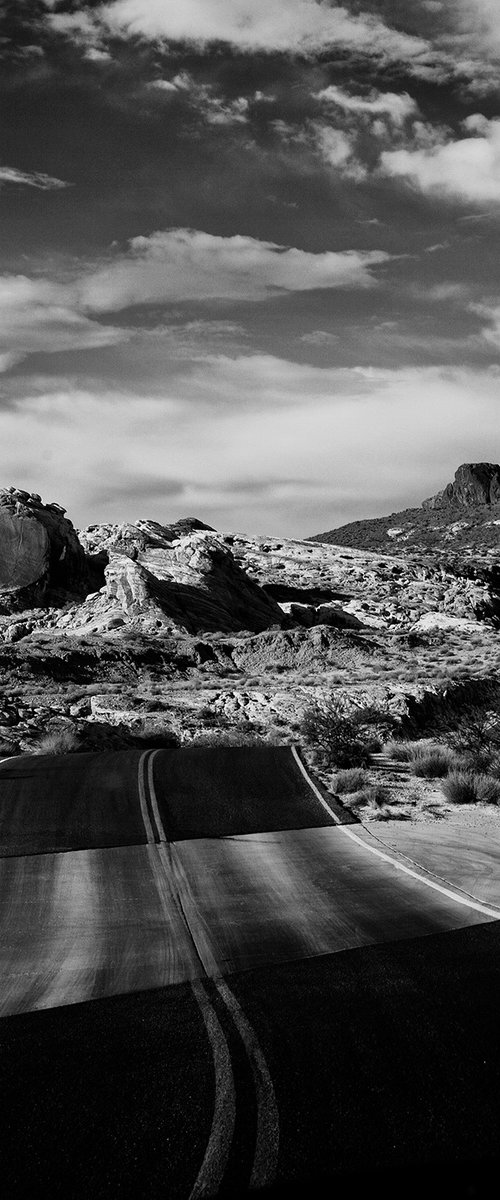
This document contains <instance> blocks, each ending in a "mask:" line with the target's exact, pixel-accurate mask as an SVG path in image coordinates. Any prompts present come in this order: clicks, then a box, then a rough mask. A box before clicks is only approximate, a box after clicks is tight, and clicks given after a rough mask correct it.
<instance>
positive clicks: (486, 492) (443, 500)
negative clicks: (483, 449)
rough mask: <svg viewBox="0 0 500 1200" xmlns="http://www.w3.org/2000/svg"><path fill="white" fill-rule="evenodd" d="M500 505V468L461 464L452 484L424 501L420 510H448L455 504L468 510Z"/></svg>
mask: <svg viewBox="0 0 500 1200" xmlns="http://www.w3.org/2000/svg"><path fill="white" fill-rule="evenodd" d="M499 503H500V466H498V464H497V463H484V462H483V463H462V466H461V467H459V468H458V470H457V471H455V479H454V481H453V483H448V484H447V485H446V487H445V488H443V491H442V492H438V493H437V495H436V496H431V497H430V499H429V500H424V501H423V503H422V508H431V509H435V508H450V507H452V506H454V505H456V504H459V505H461V506H462V507H465V508H469V507H470V506H475V505H478V504H499Z"/></svg>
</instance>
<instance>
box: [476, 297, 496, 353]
mask: <svg viewBox="0 0 500 1200" xmlns="http://www.w3.org/2000/svg"><path fill="white" fill-rule="evenodd" d="M469 312H472V313H475V314H476V315H477V316H478V317H482V318H483V320H484V321H486V324H485V325H484V327H483V329H482V330H481V334H480V336H481V338H482V339H483V341H485V342H486V343H487V344H488V345H489V346H500V304H469Z"/></svg>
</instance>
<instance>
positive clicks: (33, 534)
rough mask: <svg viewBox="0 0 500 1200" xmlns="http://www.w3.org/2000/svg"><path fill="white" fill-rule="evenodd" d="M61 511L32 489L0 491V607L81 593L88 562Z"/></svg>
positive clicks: (27, 605) (13, 609)
mask: <svg viewBox="0 0 500 1200" xmlns="http://www.w3.org/2000/svg"><path fill="white" fill-rule="evenodd" d="M65 511H66V510H65V509H64V508H62V507H61V505H60V504H43V503H42V500H41V498H40V496H38V495H37V494H36V493H35V492H32V493H30V492H25V491H22V490H21V489H18V488H13V487H10V488H2V489H1V490H0V612H2V613H11V612H20V611H23V610H24V609H27V608H32V607H35V606H38V605H40V604H46V603H57V602H59V603H60V602H61V601H62V600H64V599H65V598H66V597H67V596H76V595H82V594H84V592H85V586H86V583H87V581H88V578H89V563H88V561H87V557H86V555H85V552H84V550H83V547H82V546H81V545H80V542H79V540H78V537H77V535H76V532H75V529H74V528H73V525H72V524H71V521H69V520H68V518H67V517H66V516H65Z"/></svg>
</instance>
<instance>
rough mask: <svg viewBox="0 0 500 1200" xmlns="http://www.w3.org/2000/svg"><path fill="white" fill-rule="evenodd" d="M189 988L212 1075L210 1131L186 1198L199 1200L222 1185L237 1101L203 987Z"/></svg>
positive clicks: (220, 1033)
mask: <svg viewBox="0 0 500 1200" xmlns="http://www.w3.org/2000/svg"><path fill="white" fill-rule="evenodd" d="M191 986H192V989H193V994H194V997H195V999H196V1001H197V1003H198V1006H199V1008H200V1011H201V1015H202V1017H203V1020H204V1022H205V1029H206V1031H207V1036H208V1040H209V1042H210V1046H211V1049H212V1056H213V1061H214V1071H215V1100H214V1115H213V1120H212V1128H211V1130H210V1137H209V1139H208V1143H207V1148H206V1150H205V1156H204V1158H203V1162H202V1164H201V1167H200V1169H199V1171H198V1175H197V1177H196V1181H195V1184H194V1187H193V1190H192V1192H191V1193H190V1196H189V1200H198V1197H201V1196H215V1195H216V1194H217V1192H218V1191H219V1188H220V1185H221V1183H222V1180H223V1177H224V1172H225V1170H226V1166H227V1160H228V1158H229V1151H230V1149H231V1145H232V1141H233V1136H234V1126H235V1121H236V1097H235V1087H234V1076H233V1068H232V1064H231V1055H230V1053H229V1046H228V1044H227V1041H226V1036H225V1034H224V1031H223V1029H222V1026H221V1025H220V1023H219V1020H218V1017H217V1014H216V1012H215V1009H214V1008H213V1006H212V1004H211V1003H210V1000H209V998H208V996H207V993H206V991H205V989H204V987H203V986H202V984H201V983H193V984H192V985H191Z"/></svg>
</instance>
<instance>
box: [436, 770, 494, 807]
mask: <svg viewBox="0 0 500 1200" xmlns="http://www.w3.org/2000/svg"><path fill="white" fill-rule="evenodd" d="M494 784H496V787H497V793H496V794H497V796H498V795H500V783H499V781H498V780H495V779H494V778H493V777H492V776H491V775H484V774H482V773H481V772H480V771H451V772H450V774H449V775H448V778H447V779H444V780H443V783H442V785H441V786H442V790H443V794H444V795H445V797H446V799H447V800H449V801H450V802H451V803H452V804H478V803H479V802H481V801H482V802H483V803H484V802H485V801H486V802H487V803H490V804H491V803H495V802H497V801H493V800H492V799H491V796H492V795H493V794H494V788H493V785H494Z"/></svg>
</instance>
